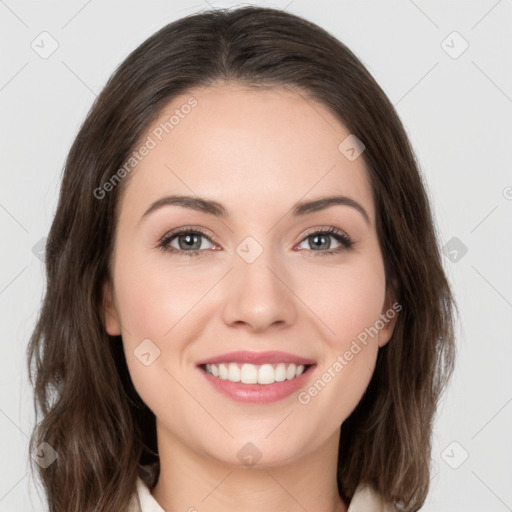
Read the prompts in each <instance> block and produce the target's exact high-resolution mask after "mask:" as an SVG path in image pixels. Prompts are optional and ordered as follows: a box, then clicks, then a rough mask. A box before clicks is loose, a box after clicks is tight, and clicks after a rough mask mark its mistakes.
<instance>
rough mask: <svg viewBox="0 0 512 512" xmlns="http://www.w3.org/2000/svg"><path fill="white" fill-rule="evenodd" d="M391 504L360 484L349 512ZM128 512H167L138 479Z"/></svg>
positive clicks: (385, 509)
mask: <svg viewBox="0 0 512 512" xmlns="http://www.w3.org/2000/svg"><path fill="white" fill-rule="evenodd" d="M395 510H396V509H395V507H394V506H393V504H391V503H385V502H384V501H383V500H382V499H381V497H380V495H379V494H378V493H377V492H375V491H374V490H373V489H372V488H371V487H370V486H368V485H364V484H359V485H358V486H357V489H356V491H355V493H354V496H353V497H352V500H351V501H350V505H349V507H348V511H347V512H395ZM128 512H166V511H165V510H164V509H163V508H162V507H161V506H160V504H159V503H158V502H157V501H156V499H155V498H154V497H153V495H152V494H151V492H150V490H149V487H148V486H147V485H146V483H145V482H144V481H143V480H142V479H141V478H140V477H137V489H136V491H135V493H134V495H133V498H132V502H131V505H130V508H129V509H128Z"/></svg>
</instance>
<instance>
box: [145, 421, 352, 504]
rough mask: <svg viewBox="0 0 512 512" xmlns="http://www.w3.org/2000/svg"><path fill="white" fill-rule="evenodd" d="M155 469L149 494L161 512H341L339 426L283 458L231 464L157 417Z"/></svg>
mask: <svg viewBox="0 0 512 512" xmlns="http://www.w3.org/2000/svg"><path fill="white" fill-rule="evenodd" d="M157 439H158V450H159V454H160V474H159V478H158V482H157V484H156V485H155V487H154V488H153V489H152V491H151V494H152V495H153V497H154V498H155V499H156V500H157V502H158V503H159V504H160V506H161V507H162V508H163V509H164V510H165V511H166V512H177V511H180V512H181V511H189V512H210V511H212V512H213V511H219V510H222V511H223V512H232V511H233V512H234V511H237V512H239V511H240V510H244V512H261V510H265V511H266V512H274V511H275V512H277V511H279V512H282V511H283V510H286V511H288V512H304V510H322V511H326V512H346V511H347V506H346V504H345V503H344V502H343V500H342V499H341V498H340V496H339V493H338V487H337V481H336V474H337V454H338V443H339V431H337V432H336V433H335V435H333V436H332V438H330V439H329V440H328V441H327V442H326V443H324V445H322V446H321V447H320V448H319V449H315V450H312V452H311V453H308V454H306V455H304V456H302V457H299V458H296V459H294V460H293V461H291V462H289V463H283V464H280V465H275V464H273V465H272V466H269V467H256V466H255V467H247V466H244V465H239V466H235V465H232V464H227V463H223V462H222V461H219V460H217V459H213V458H211V457H209V456H207V455H205V454H200V453H198V452H196V451H194V450H192V449H191V448H190V447H189V446H187V445H185V444H183V443H182V442H180V441H179V440H178V439H177V438H176V437H175V436H173V435H172V434H171V433H170V432H169V431H168V430H164V429H163V428H162V427H161V425H160V424H159V422H158V420H157Z"/></svg>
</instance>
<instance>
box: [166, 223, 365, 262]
mask: <svg viewBox="0 0 512 512" xmlns="http://www.w3.org/2000/svg"><path fill="white" fill-rule="evenodd" d="M183 234H188V235H191V234H192V235H200V236H203V237H204V238H206V239H207V240H208V241H209V242H211V243H212V244H214V242H213V241H212V240H211V239H210V237H209V236H208V235H207V234H206V233H205V232H203V231H201V230H200V229H198V228H193V229H192V228H186V227H185V228H182V229H180V230H178V231H175V232H173V233H169V234H167V235H165V236H164V237H163V238H162V239H161V240H160V242H159V243H158V245H157V248H158V249H161V250H162V251H164V252H170V253H174V254H179V255H180V256H181V255H182V256H190V257H195V256H204V254H201V253H204V252H206V250H205V249H195V250H193V251H184V250H182V249H176V248H174V247H170V246H169V243H170V242H171V241H172V240H173V239H174V238H176V237H178V236H179V235H183ZM312 235H330V236H332V237H333V238H335V239H336V240H337V241H338V242H340V243H341V245H340V247H337V248H336V249H328V250H326V251H314V250H313V249H302V251H307V252H312V253H315V254H314V256H315V257H316V256H330V255H334V254H337V253H340V252H342V251H346V250H349V249H351V248H352V247H353V246H354V244H355V243H356V242H355V241H354V240H352V238H350V237H349V236H348V235H347V234H345V233H343V232H342V231H340V230H339V229H336V228H334V227H329V228H326V229H317V230H315V231H310V232H309V233H307V234H306V235H305V236H304V238H303V239H302V240H301V242H300V243H302V242H303V241H304V240H305V239H306V238H308V237H310V236H312Z"/></svg>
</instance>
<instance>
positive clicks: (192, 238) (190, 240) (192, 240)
mask: <svg viewBox="0 0 512 512" xmlns="http://www.w3.org/2000/svg"><path fill="white" fill-rule="evenodd" d="M183 238H185V240H186V241H185V244H186V247H187V248H189V249H190V248H191V247H192V246H193V245H194V244H196V243H197V239H198V238H199V237H198V236H197V235H183Z"/></svg>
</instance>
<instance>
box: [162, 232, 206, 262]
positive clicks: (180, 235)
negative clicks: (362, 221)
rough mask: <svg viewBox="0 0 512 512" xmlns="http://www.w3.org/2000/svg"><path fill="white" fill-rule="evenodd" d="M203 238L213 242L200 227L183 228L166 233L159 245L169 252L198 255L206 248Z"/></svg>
mask: <svg viewBox="0 0 512 512" xmlns="http://www.w3.org/2000/svg"><path fill="white" fill-rule="evenodd" d="M202 239H206V240H208V241H209V242H210V243H212V244H213V242H212V241H211V240H210V238H209V237H208V236H207V235H206V234H205V233H203V232H202V231H201V230H200V229H197V228H195V229H190V228H183V229H180V230H179V231H175V232H174V233H169V234H167V235H165V236H164V237H163V238H162V240H161V241H160V242H159V244H158V246H157V247H158V248H160V249H162V250H164V251H168V252H173V253H180V254H184V255H187V256H198V255H200V253H201V252H204V249H205V247H204V244H203V243H202V242H203V240H202ZM172 244H175V245H174V246H173V245H172ZM214 247H215V245H214Z"/></svg>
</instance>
